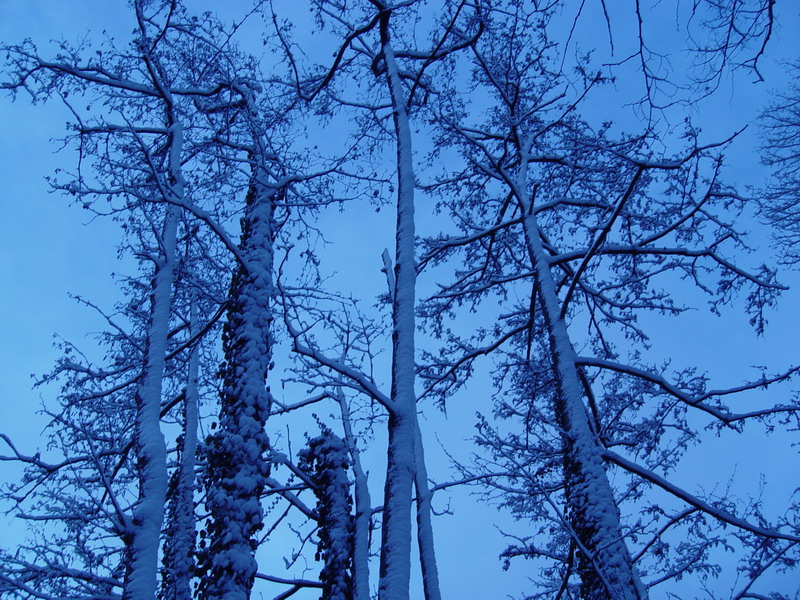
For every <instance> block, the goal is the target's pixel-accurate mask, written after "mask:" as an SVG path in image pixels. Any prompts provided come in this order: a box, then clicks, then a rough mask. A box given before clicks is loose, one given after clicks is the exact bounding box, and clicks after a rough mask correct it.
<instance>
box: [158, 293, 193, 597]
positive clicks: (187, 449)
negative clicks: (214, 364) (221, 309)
mask: <svg viewBox="0 0 800 600" xmlns="http://www.w3.org/2000/svg"><path fill="white" fill-rule="evenodd" d="M198 333H199V323H198V315H197V306H196V304H195V303H193V304H192V308H191V323H190V334H191V336H192V337H195V336H196V335H198ZM188 367H189V372H188V375H187V383H186V391H185V393H184V398H183V432H182V434H181V443H180V459H179V462H178V468H177V470H176V471H175V473H174V474H173V479H172V485H171V490H170V492H171V493H170V499H169V513H168V518H169V523H168V526H167V535H166V540H165V542H164V573H163V578H162V594H161V595H162V597H163V598H164V599H165V600H192V598H193V596H192V567H193V560H192V555H193V553H194V542H195V523H196V521H195V512H194V489H195V466H196V462H197V461H196V458H195V455H196V453H197V426H198V422H199V404H200V399H199V389H198V385H199V381H198V378H199V372H200V350H199V348H197V347H195V348H193V349H192V351H191V354H190V356H189V365H188Z"/></svg>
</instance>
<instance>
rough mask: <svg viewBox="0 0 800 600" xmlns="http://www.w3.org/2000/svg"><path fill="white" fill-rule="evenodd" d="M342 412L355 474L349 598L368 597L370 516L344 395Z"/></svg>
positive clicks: (362, 599) (363, 599)
mask: <svg viewBox="0 0 800 600" xmlns="http://www.w3.org/2000/svg"><path fill="white" fill-rule="evenodd" d="M338 402H339V407H340V409H341V413H342V426H343V429H344V435H345V441H346V442H347V446H348V448H349V450H350V459H351V462H352V465H353V475H354V477H355V482H354V483H353V487H354V493H353V495H354V497H355V517H354V518H353V600H370V593H369V537H370V536H369V534H370V523H371V519H372V500H371V499H370V494H369V482H368V481H367V474H366V473H365V472H364V468H363V467H362V466H361V456H360V452H359V450H358V447H357V445H356V438H355V436H354V435H353V429H352V426H351V424H350V408H349V407H348V405H347V399H346V398H345V397H344V394H340V395H339V397H338Z"/></svg>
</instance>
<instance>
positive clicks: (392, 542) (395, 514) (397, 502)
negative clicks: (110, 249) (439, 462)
mask: <svg viewBox="0 0 800 600" xmlns="http://www.w3.org/2000/svg"><path fill="white" fill-rule="evenodd" d="M380 32H381V48H382V53H383V58H384V60H385V64H386V78H387V83H388V86H389V91H390V94H391V98H392V108H393V113H394V128H395V135H396V138H397V184H398V189H397V231H396V244H397V247H396V251H395V289H394V294H393V298H394V301H393V306H392V323H393V328H394V330H393V332H392V344H393V354H392V390H391V398H392V405H393V408H392V410H391V411H390V414H389V447H388V456H387V471H386V486H385V490H384V510H383V527H382V539H381V559H380V582H379V592H378V596H379V598H380V600H408V598H409V583H410V577H411V529H412V521H411V502H412V491H413V489H412V488H413V477H414V470H415V468H416V466H415V464H414V438H415V436H416V430H417V413H416V395H415V391H414V377H415V372H414V368H415V366H414V329H415V327H416V323H415V317H414V304H415V291H416V290H415V288H416V261H415V258H414V168H413V162H412V149H411V129H410V126H409V117H408V112H407V110H406V100H405V95H404V92H403V87H402V83H401V81H400V75H399V72H398V68H397V63H396V61H395V57H394V51H393V49H392V45H391V42H390V39H389V13H388V12H387V13H385V14H384V15H383V16H382V17H381V23H380Z"/></svg>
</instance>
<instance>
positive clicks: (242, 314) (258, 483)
mask: <svg viewBox="0 0 800 600" xmlns="http://www.w3.org/2000/svg"><path fill="white" fill-rule="evenodd" d="M251 159H252V160H253V163H254V173H253V178H252V181H251V185H250V190H249V193H248V197H247V205H246V208H245V214H244V217H243V218H242V238H241V243H240V254H241V257H242V259H243V261H244V265H241V266H240V267H239V269H238V271H237V272H236V274H235V275H234V277H233V281H232V283H231V291H230V297H229V300H228V304H229V305H228V322H227V324H226V325H225V331H224V334H223V350H224V353H225V364H224V366H223V373H224V383H223V389H222V398H221V404H222V406H221V410H220V418H219V431H218V433H216V434H215V435H214V436H213V437H212V439H211V440H210V443H209V448H208V467H207V473H206V487H207V498H208V499H207V502H206V503H207V506H208V509H209V511H210V513H211V516H210V523H209V527H208V533H209V537H210V543H209V548H208V549H207V550H206V552H205V554H204V561H203V565H202V566H203V567H204V571H205V572H204V575H203V578H202V583H201V594H202V597H203V598H207V599H212V598H213V599H219V600H246V599H247V598H249V597H250V592H251V590H252V587H253V582H254V579H255V574H256V569H257V564H256V559H255V551H256V549H257V540H256V535H257V534H258V531H259V530H260V529H261V528H262V527H263V518H264V515H263V509H262V507H261V494H262V493H263V491H264V487H265V485H266V479H267V477H269V473H270V466H269V462H268V461H267V459H266V454H267V450H268V448H269V438H268V437H267V433H266V431H265V425H266V422H267V417H268V416H269V413H270V410H271V404H272V397H271V395H270V393H269V389H268V388H267V386H266V378H267V372H268V370H269V366H270V362H271V361H272V339H271V333H270V330H271V323H272V318H273V315H272V302H273V299H274V297H275V289H274V284H273V280H272V263H273V246H272V245H273V239H274V223H273V202H274V198H275V194H276V193H277V192H278V190H276V189H275V188H274V187H271V186H270V185H268V184H267V181H268V179H267V177H268V174H267V173H266V171H265V169H264V168H263V165H264V164H265V163H264V162H263V156H262V155H261V153H260V152H258V151H254V152H253V153H252V156H251Z"/></svg>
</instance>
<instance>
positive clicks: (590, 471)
mask: <svg viewBox="0 0 800 600" xmlns="http://www.w3.org/2000/svg"><path fill="white" fill-rule="evenodd" d="M521 164H522V167H521V169H520V173H519V175H518V180H517V183H516V188H517V189H516V193H517V196H518V199H519V201H520V206H521V208H522V210H523V212H524V214H525V215H526V216H525V219H524V221H523V226H524V232H525V241H526V243H527V246H528V251H529V253H530V258H531V261H532V263H533V268H534V272H535V274H536V283H537V286H538V293H539V299H540V301H541V304H542V307H543V314H544V319H545V324H546V327H547V332H548V336H549V342H550V351H551V355H552V360H553V368H554V372H555V373H554V375H555V380H556V399H555V407H554V408H555V414H556V418H557V420H558V424H559V427H560V428H561V433H562V439H563V443H564V479H565V484H566V501H567V510H566V513H567V519H568V521H569V525H570V527H571V529H572V533H573V534H574V535H575V536H576V538H577V539H576V540H575V542H576V544H577V546H578V557H579V558H578V572H579V574H580V578H581V597H582V598H584V599H586V600H642V599H644V598H646V597H647V593H646V591H645V590H644V588H643V586H642V585H641V583H640V582H639V578H638V575H637V574H636V570H635V568H634V566H633V562H632V560H631V555H630V552H629V551H628V548H627V546H626V545H625V541H624V539H623V538H622V529H621V527H620V521H619V510H618V508H617V505H616V502H615V500H614V494H613V491H612V490H611V485H610V483H609V481H608V475H607V474H606V470H605V465H604V463H603V458H602V448H601V446H600V441H599V440H598V439H597V436H596V435H595V434H594V433H593V432H592V430H591V427H590V424H589V416H588V413H587V410H586V406H585V405H584V401H583V391H582V387H581V382H580V377H579V375H578V371H577V367H576V365H575V360H576V354H575V350H574V348H573V346H572V342H571V340H570V337H569V332H568V331H567V324H566V322H565V321H564V319H563V318H562V317H561V303H560V301H559V298H558V294H557V292H556V285H555V281H554V280H553V276H552V272H551V270H550V263H549V260H548V256H547V253H546V252H545V250H544V247H543V246H542V241H541V238H540V237H539V228H538V225H537V222H536V216H535V215H534V214H533V211H532V206H531V204H530V200H529V198H528V197H527V194H526V191H525V190H526V187H527V156H526V153H525V149H524V148H523V152H522V160H521Z"/></svg>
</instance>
